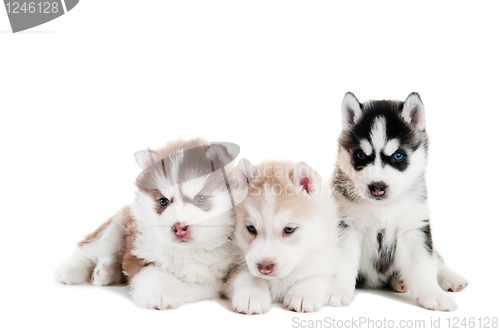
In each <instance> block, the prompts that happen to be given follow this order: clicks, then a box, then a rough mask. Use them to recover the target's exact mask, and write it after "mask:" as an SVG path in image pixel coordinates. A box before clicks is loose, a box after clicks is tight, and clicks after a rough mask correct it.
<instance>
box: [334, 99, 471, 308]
mask: <svg viewBox="0 0 500 332" xmlns="http://www.w3.org/2000/svg"><path fill="white" fill-rule="evenodd" d="M427 146H428V138H427V133H426V131H425V109H424V105H423V103H422V100H421V99H420V96H419V95H418V94H417V93H411V94H410V95H409V96H408V97H407V99H406V101H405V102H401V101H391V100H377V101H368V102H365V103H363V104H361V103H359V101H358V99H357V98H356V97H355V96H354V95H353V94H352V93H350V92H348V93H347V94H346V95H345V97H344V100H343V102H342V133H341V136H340V139H339V155H338V160H337V165H336V170H335V173H334V177H333V182H332V192H333V196H334V198H335V200H336V201H337V204H338V206H339V209H340V216H341V219H342V222H341V223H340V228H341V229H343V234H342V237H343V241H344V244H345V245H347V246H350V247H351V248H350V249H351V250H350V252H351V254H352V260H353V264H352V265H351V266H350V267H349V269H350V273H351V276H352V278H357V280H356V286H357V287H358V288H359V287H367V288H379V287H382V286H385V285H389V286H391V287H392V288H394V289H395V290H396V291H400V292H408V293H410V294H411V295H412V296H413V297H415V298H416V300H417V302H418V304H419V305H420V306H422V307H424V308H427V309H430V310H443V311H448V310H454V309H456V308H457V304H456V302H455V299H454V298H453V297H452V296H451V295H450V294H447V293H446V292H445V291H451V292H456V291H460V290H462V289H463V288H465V287H466V286H467V281H466V280H465V279H464V278H463V277H462V276H460V275H458V274H457V273H455V272H453V271H452V270H450V269H449V268H448V267H447V266H446V265H445V264H444V262H443V260H442V259H441V257H440V256H439V254H438V253H437V252H436V251H435V249H434V246H433V242H432V236H431V227H430V224H429V209H428V205H427V190H426V182H425V167H426V161H427Z"/></svg>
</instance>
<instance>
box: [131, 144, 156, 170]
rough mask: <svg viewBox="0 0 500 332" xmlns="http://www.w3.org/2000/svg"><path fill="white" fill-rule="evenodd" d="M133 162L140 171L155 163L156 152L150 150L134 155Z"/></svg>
mask: <svg viewBox="0 0 500 332" xmlns="http://www.w3.org/2000/svg"><path fill="white" fill-rule="evenodd" d="M134 157H135V162H136V163H137V166H139V168H140V169H142V170H144V169H146V168H148V167H149V166H151V165H152V164H153V163H154V162H155V157H156V152H154V151H153V150H150V149H146V150H141V151H138V152H136V153H134Z"/></svg>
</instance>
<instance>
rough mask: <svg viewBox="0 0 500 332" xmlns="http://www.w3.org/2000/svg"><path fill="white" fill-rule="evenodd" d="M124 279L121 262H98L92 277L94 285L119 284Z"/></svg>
mask: <svg viewBox="0 0 500 332" xmlns="http://www.w3.org/2000/svg"><path fill="white" fill-rule="evenodd" d="M121 279H122V270H121V266H120V264H119V263H115V262H112V263H107V264H104V263H101V262H99V263H97V265H96V267H95V268H94V272H93V273H92V277H91V278H90V280H91V282H92V284H93V285H94V286H106V285H112V284H118V283H120V282H121Z"/></svg>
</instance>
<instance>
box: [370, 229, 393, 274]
mask: <svg viewBox="0 0 500 332" xmlns="http://www.w3.org/2000/svg"><path fill="white" fill-rule="evenodd" d="M384 237H385V229H382V230H381V231H380V232H379V233H378V234H377V243H378V260H376V261H375V262H374V267H375V269H376V270H377V272H378V273H381V274H384V273H386V272H387V271H388V270H389V268H390V267H391V266H392V264H393V263H394V254H395V253H396V244H397V242H396V241H394V242H393V243H391V244H390V245H388V246H386V245H384Z"/></svg>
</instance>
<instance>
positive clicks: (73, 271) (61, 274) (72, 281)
mask: <svg viewBox="0 0 500 332" xmlns="http://www.w3.org/2000/svg"><path fill="white" fill-rule="evenodd" d="M54 279H55V280H56V281H57V282H60V283H62V284H66V285H79V284H84V283H86V282H87V281H89V279H90V270H89V269H88V268H87V267H86V266H73V265H68V264H64V265H61V266H60V267H59V268H58V269H57V270H56V271H55V273H54Z"/></svg>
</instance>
